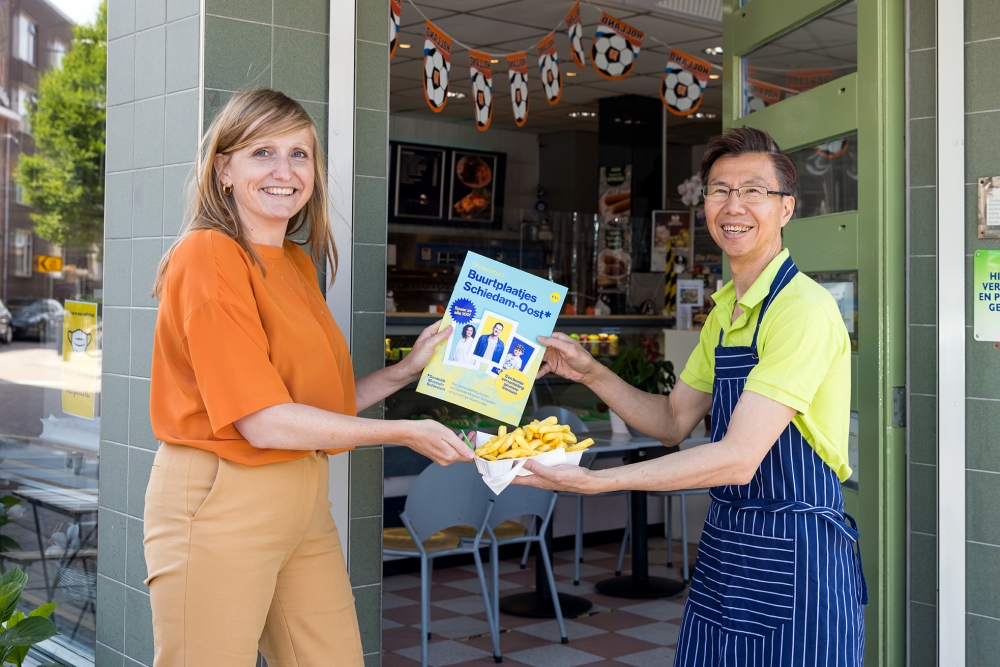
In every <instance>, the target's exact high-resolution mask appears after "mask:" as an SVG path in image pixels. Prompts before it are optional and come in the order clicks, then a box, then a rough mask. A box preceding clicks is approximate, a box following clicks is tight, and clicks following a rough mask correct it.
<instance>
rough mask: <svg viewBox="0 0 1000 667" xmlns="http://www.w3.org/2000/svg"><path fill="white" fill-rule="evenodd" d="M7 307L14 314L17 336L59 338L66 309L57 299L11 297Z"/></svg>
mask: <svg viewBox="0 0 1000 667" xmlns="http://www.w3.org/2000/svg"><path fill="white" fill-rule="evenodd" d="M7 307H8V308H9V309H10V312H11V315H12V318H11V324H13V327H14V337H15V338H35V339H37V340H39V341H46V340H49V338H51V337H53V336H55V338H56V339H58V338H59V336H60V334H59V332H61V331H62V323H63V313H64V312H65V311H64V310H63V307H62V305H60V303H59V302H58V301H56V300H55V299H25V298H17V299H9V300H8V301H7Z"/></svg>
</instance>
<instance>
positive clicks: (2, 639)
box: [0, 568, 58, 667]
mask: <svg viewBox="0 0 1000 667" xmlns="http://www.w3.org/2000/svg"><path fill="white" fill-rule="evenodd" d="M27 583H28V575H26V574H25V573H24V572H23V571H22V570H20V569H18V568H14V569H13V570H11V571H10V572H7V573H6V574H4V575H3V576H2V577H0V664H2V665H17V666H18V667H21V665H22V664H23V663H24V659H25V657H27V655H28V650H29V649H30V648H31V647H32V646H34V645H35V644H37V643H39V642H43V641H45V640H46V639H49V638H50V637H54V636H56V635H57V634H58V633H57V632H56V626H55V625H53V624H52V621H50V620H49V616H51V615H52V612H53V611H55V609H56V603H55V602H49V603H48V604H43V605H42V606H41V607H38V608H37V609H35V610H34V611H32V612H31V613H29V614H28V615H27V616H25V615H24V613H23V612H20V611H17V603H18V602H20V600H21V593H22V592H24V587H25V585H27Z"/></svg>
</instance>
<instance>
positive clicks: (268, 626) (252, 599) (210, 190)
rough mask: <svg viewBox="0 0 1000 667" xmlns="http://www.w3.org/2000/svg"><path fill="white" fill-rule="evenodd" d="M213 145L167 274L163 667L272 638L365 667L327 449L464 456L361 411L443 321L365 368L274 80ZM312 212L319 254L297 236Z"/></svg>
mask: <svg viewBox="0 0 1000 667" xmlns="http://www.w3.org/2000/svg"><path fill="white" fill-rule="evenodd" d="M201 151H202V152H201V165H202V166H201V173H200V174H199V178H198V180H197V184H196V186H197V187H196V192H195V194H194V201H193V203H192V207H191V213H190V218H189V220H188V222H187V227H186V229H185V230H184V232H183V233H182V234H181V235H180V236H179V238H178V240H177V241H176V242H175V243H174V245H173V247H171V249H170V251H169V252H168V253H167V254H166V256H165V257H164V258H163V260H162V262H161V264H160V268H159V272H158V274H157V279H156V287H155V292H156V294H158V295H159V297H160V306H159V313H158V315H157V322H156V333H155V337H154V342H153V366H152V383H151V388H150V417H151V420H152V425H153V432H154V433H155V435H156V437H157V439H158V440H161V441H162V444H161V445H160V448H159V450H158V451H157V453H156V458H155V461H154V463H153V469H152V472H151V474H150V479H149V486H148V488H147V490H146V505H145V526H144V528H145V540H144V544H145V551H146V564H147V567H148V572H149V578H148V579H147V580H146V583H147V585H148V586H149V591H150V600H151V603H152V611H153V638H154V643H155V657H154V665H155V666H156V667H174V666H180V665H213V667H222V666H230V665H232V666H234V667H236V666H239V667H250V666H251V665H253V664H255V659H256V655H257V651H258V649H259V650H260V652H261V653H263V654H264V656H265V658H266V659H267V662H268V664H269V665H271V667H280V666H282V665H344V666H350V667H360V666H361V665H363V659H362V651H361V641H360V635H359V632H358V623H357V619H356V617H355V611H354V598H353V596H352V594H351V585H350V581H349V580H348V577H347V570H346V567H345V564H344V558H343V553H342V550H341V544H340V540H339V538H338V535H337V527H336V526H335V525H334V522H333V519H332V518H331V516H330V503H329V502H328V500H327V494H328V464H327V456H328V455H329V454H334V453H337V452H342V451H345V450H347V449H350V448H352V447H360V446H367V445H378V444H380V443H398V444H401V445H406V446H409V447H411V448H413V449H414V450H416V451H418V452H421V453H423V454H425V455H427V456H429V457H430V458H432V459H434V460H435V461H437V462H438V463H441V464H448V463H450V462H452V461H459V460H467V459H469V458H471V457H470V452H469V449H468V447H466V446H465V445H464V444H463V443H462V442H461V441H460V440H459V439H458V438H457V437H456V436H455V434H453V433H452V432H451V431H450V430H448V429H447V428H445V427H444V426H442V425H440V424H437V423H435V422H433V421H420V422H409V421H407V422H405V423H404V422H399V421H381V420H375V419H359V418H358V417H357V416H356V415H357V412H358V411H359V410H364V409H365V408H367V407H369V406H372V405H374V404H376V403H378V402H379V401H381V400H382V399H383V398H385V397H386V396H388V395H389V394H391V393H392V392H394V391H396V390H397V389H399V388H400V387H402V386H403V385H404V384H406V383H407V382H410V381H413V380H416V379H417V377H418V375H419V373H420V370H421V367H422V366H423V365H424V364H425V363H426V362H427V361H428V360H429V358H430V356H431V354H432V353H433V350H434V347H435V345H437V344H438V343H441V342H442V341H444V340H445V338H446V337H447V336H448V334H449V332H450V328H447V329H445V330H444V331H441V332H440V333H434V329H436V327H437V325H434V326H431V327H429V328H427V329H426V330H424V332H423V333H422V334H421V335H420V337H419V338H418V339H417V342H416V343H415V344H414V346H413V351H412V353H411V354H410V355H409V356H408V357H407V358H406V359H405V360H404V361H403V362H400V363H399V364H398V365H396V366H393V367H390V368H386V369H383V370H380V371H377V372H375V373H372V374H371V375H369V376H367V377H364V378H360V379H358V380H357V381H355V379H354V372H353V369H352V367H351V357H350V352H349V350H348V348H347V344H346V341H345V339H344V336H343V335H342V334H341V332H340V330H339V329H338V328H337V325H336V323H335V322H334V320H333V318H332V317H331V316H330V312H329V309H328V308H327V307H326V304H325V302H324V295H323V292H322V291H321V290H320V289H319V287H318V284H317V280H316V269H315V267H316V266H317V265H323V263H324V262H325V261H326V260H327V259H329V260H330V262H331V265H335V264H336V250H335V249H334V247H333V240H332V236H331V233H330V223H329V219H328V216H327V206H328V203H327V195H326V189H325V184H326V173H325V169H324V157H323V155H322V152H321V150H320V148H319V143H318V140H317V136H316V131H315V128H314V127H313V124H312V121H311V120H310V118H309V116H308V115H307V114H306V112H305V111H304V110H303V109H302V107H301V106H300V105H299V104H298V103H297V102H295V101H293V100H291V99H290V98H288V97H286V96H285V95H283V94H281V93H278V92H275V91H272V90H251V91H247V92H244V93H241V94H239V95H236V96H235V97H233V98H232V99H231V100H230V102H229V103H228V104H227V105H226V107H225V108H224V109H223V110H222V112H221V113H220V114H219V115H218V117H217V118H216V119H215V120H214V121H213V123H212V126H211V127H210V128H209V130H208V133H207V134H206V137H205V139H204V141H203V144H202V149H201ZM306 225H308V241H307V242H308V245H309V250H310V254H307V253H306V252H304V251H303V250H302V249H301V248H300V247H299V246H298V245H297V244H296V243H294V242H293V241H291V240H290V239H289V236H291V235H293V234H298V236H299V237H300V236H301V235H302V234H301V232H304V231H305V229H306ZM377 268H379V270H381V268H380V267H377Z"/></svg>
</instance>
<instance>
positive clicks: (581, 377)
mask: <svg viewBox="0 0 1000 667" xmlns="http://www.w3.org/2000/svg"><path fill="white" fill-rule="evenodd" d="M538 342H539V343H541V344H542V345H544V346H545V348H546V349H545V357H544V358H543V360H542V366H541V368H539V369H538V375H536V376H535V379H536V380H537V379H538V378H540V377H542V376H543V375H545V374H546V373H555V374H556V375H558V376H560V377H564V378H566V379H567V380H570V381H572V382H578V383H580V384H587V383H588V380H589V379H590V378H591V376H592V375H593V373H594V371H595V370H597V369H596V367H597V366H601V364H600V363H599V362H598V361H597V360H595V359H594V357H593V355H591V354H590V352H587V351H586V350H585V349H583V346H582V345H580V343H579V342H577V341H575V340H573V339H572V338H570V337H569V336H567V335H566V334H564V333H562V332H559V331H557V332H555V333H553V334H552V335H551V336H539V337H538ZM601 368H603V366H601Z"/></svg>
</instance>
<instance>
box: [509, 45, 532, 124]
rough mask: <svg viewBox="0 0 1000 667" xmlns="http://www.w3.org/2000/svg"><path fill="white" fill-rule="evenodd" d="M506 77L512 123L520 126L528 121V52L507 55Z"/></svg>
mask: <svg viewBox="0 0 1000 667" xmlns="http://www.w3.org/2000/svg"><path fill="white" fill-rule="evenodd" d="M507 78H508V79H510V101H511V104H512V105H513V106H514V123H515V124H516V125H517V126H518V127H522V126H523V125H524V124H525V123H526V122H527V121H528V54H527V53H526V52H525V51H521V52H520V53H512V54H510V55H509V56H507Z"/></svg>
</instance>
